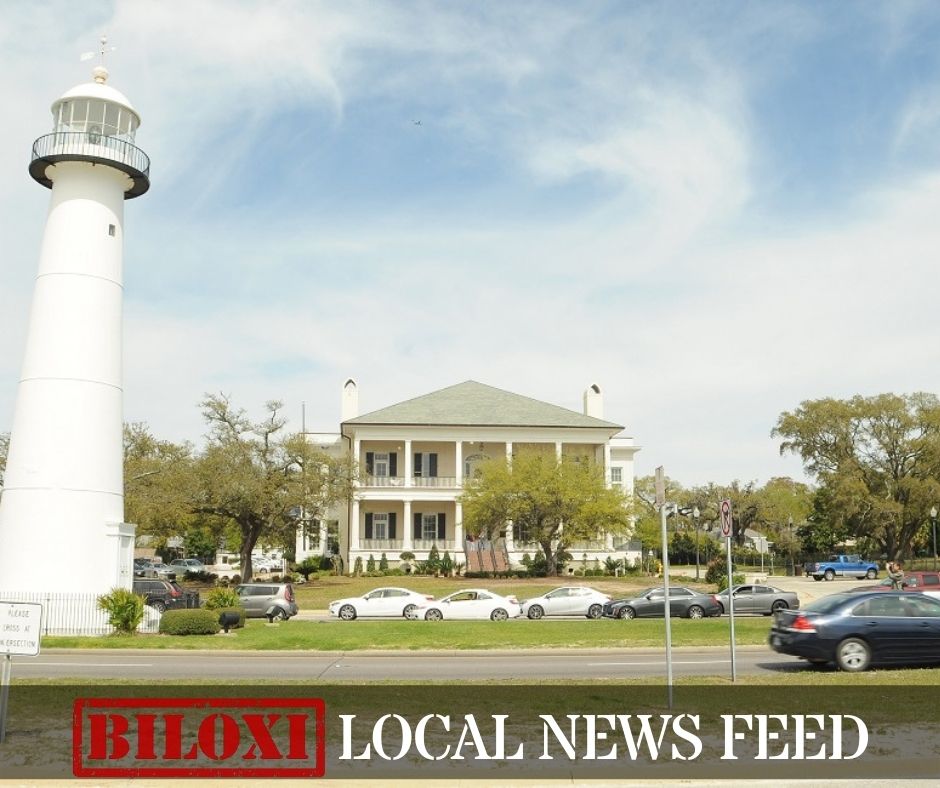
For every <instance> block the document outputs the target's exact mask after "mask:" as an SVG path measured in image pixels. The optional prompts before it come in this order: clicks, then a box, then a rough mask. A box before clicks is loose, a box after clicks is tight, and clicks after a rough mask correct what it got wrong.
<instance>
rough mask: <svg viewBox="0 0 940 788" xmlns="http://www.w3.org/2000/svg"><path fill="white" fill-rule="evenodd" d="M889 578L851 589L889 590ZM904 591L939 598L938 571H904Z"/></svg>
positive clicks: (890, 584) (939, 579) (939, 576)
mask: <svg viewBox="0 0 940 788" xmlns="http://www.w3.org/2000/svg"><path fill="white" fill-rule="evenodd" d="M893 588H894V586H893V584H892V583H891V580H890V579H888V580H882V581H881V582H880V583H876V584H875V585H871V586H858V587H856V588H853V589H852V590H853V591H891V590H892V589H893ZM902 588H903V590H904V591H916V592H919V593H921V594H927V595H928V596H935V597H938V598H940V572H905V573H904V581H903V586H902Z"/></svg>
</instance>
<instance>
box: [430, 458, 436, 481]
mask: <svg viewBox="0 0 940 788" xmlns="http://www.w3.org/2000/svg"><path fill="white" fill-rule="evenodd" d="M428 465H430V466H431V467H430V468H429V469H428V476H430V477H431V478H435V477H436V476H437V454H429V455H428Z"/></svg>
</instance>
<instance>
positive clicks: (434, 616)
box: [424, 607, 444, 621]
mask: <svg viewBox="0 0 940 788" xmlns="http://www.w3.org/2000/svg"><path fill="white" fill-rule="evenodd" d="M442 618H444V614H443V613H441V611H440V610H438V609H437V608H436V607H432V608H431V609H430V610H428V612H427V613H425V614H424V620H425V621H440V620H441V619H442Z"/></svg>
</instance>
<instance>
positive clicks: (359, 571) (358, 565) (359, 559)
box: [353, 555, 362, 577]
mask: <svg viewBox="0 0 940 788" xmlns="http://www.w3.org/2000/svg"><path fill="white" fill-rule="evenodd" d="M353 574H354V575H355V576H356V577H359V575H361V574H362V556H361V555H357V556H356V563H354V564H353Z"/></svg>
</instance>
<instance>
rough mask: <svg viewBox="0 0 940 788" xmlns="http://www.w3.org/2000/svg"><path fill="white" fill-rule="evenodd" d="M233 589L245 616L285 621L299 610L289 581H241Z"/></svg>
mask: <svg viewBox="0 0 940 788" xmlns="http://www.w3.org/2000/svg"><path fill="white" fill-rule="evenodd" d="M235 590H236V591H237V592H238V597H239V599H240V600H241V603H242V606H243V607H244V608H245V617H246V618H266V619H268V621H275V620H277V621H286V620H287V619H289V618H290V617H291V616H296V615H297V613H298V612H299V611H300V608H298V607H297V601H296V598H295V597H294V588H293V586H291V584H290V583H243V584H242V585H240V586H238V588H236V589H235Z"/></svg>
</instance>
